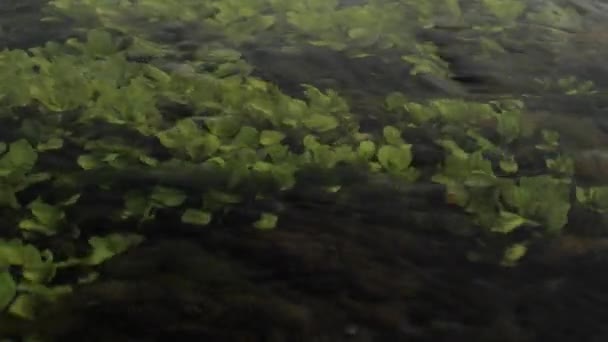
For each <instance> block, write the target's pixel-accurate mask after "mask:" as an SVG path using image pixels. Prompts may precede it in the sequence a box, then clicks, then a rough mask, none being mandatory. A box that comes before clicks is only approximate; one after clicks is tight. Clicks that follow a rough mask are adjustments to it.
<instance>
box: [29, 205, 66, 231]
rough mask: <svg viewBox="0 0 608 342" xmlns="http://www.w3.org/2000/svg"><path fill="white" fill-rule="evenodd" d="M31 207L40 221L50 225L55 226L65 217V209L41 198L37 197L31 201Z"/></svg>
mask: <svg viewBox="0 0 608 342" xmlns="http://www.w3.org/2000/svg"><path fill="white" fill-rule="evenodd" d="M29 208H30V210H31V211H32V214H33V215H34V217H35V218H36V219H37V220H38V222H40V223H42V224H44V225H47V226H49V227H53V226H55V225H56V224H58V223H59V221H61V220H62V219H63V218H64V217H65V213H64V212H63V210H61V209H60V208H58V207H56V206H53V205H50V204H48V203H45V202H43V201H42V200H41V199H36V200H35V201H33V202H32V203H30V204H29Z"/></svg>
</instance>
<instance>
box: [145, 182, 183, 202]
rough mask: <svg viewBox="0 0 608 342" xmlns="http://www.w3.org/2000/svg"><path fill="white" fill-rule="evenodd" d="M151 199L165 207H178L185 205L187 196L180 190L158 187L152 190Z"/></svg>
mask: <svg viewBox="0 0 608 342" xmlns="http://www.w3.org/2000/svg"><path fill="white" fill-rule="evenodd" d="M150 199H151V200H152V201H154V202H155V203H157V204H160V205H162V206H165V207H177V206H180V205H181V204H182V203H184V201H185V200H186V194H185V193H184V192H183V191H181V190H178V189H173V188H167V187H164V186H156V187H154V190H152V194H151V195H150Z"/></svg>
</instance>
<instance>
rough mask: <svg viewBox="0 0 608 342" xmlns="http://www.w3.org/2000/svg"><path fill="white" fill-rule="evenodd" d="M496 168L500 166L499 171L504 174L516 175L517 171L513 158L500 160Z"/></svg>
mask: <svg viewBox="0 0 608 342" xmlns="http://www.w3.org/2000/svg"><path fill="white" fill-rule="evenodd" d="M498 166H500V169H501V170H503V171H504V172H506V173H516V172H517V170H518V169H519V167H518V165H517V162H516V161H515V159H514V158H513V157H510V158H508V159H502V160H501V161H500V162H498Z"/></svg>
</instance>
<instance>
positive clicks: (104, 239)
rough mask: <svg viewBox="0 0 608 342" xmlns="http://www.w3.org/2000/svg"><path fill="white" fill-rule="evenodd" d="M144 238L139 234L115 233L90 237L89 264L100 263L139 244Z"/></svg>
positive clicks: (86, 260) (86, 261) (87, 259)
mask: <svg viewBox="0 0 608 342" xmlns="http://www.w3.org/2000/svg"><path fill="white" fill-rule="evenodd" d="M143 240H144V238H143V236H141V235H137V234H118V233H113V234H109V235H106V236H95V237H92V238H90V239H89V244H90V245H91V248H92V250H91V254H90V255H89V256H88V257H87V258H86V259H85V263H87V264H89V265H99V264H101V263H102V262H104V261H106V260H107V259H109V258H111V257H113V256H115V255H117V254H121V253H123V252H125V251H126V250H127V249H129V248H131V247H134V246H137V245H139V244H140V243H141V242H142V241H143Z"/></svg>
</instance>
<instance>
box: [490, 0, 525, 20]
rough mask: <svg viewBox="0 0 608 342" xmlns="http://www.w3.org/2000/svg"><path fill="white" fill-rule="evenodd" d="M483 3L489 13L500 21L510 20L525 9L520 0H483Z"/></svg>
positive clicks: (523, 3)
mask: <svg viewBox="0 0 608 342" xmlns="http://www.w3.org/2000/svg"><path fill="white" fill-rule="evenodd" d="M483 5H484V7H485V8H487V9H488V10H489V11H490V13H492V14H493V15H494V16H495V17H497V18H498V19H500V20H502V21H506V22H511V21H513V20H515V19H517V17H519V16H520V15H521V14H522V13H523V12H524V10H525V9H526V3H525V2H524V1H522V0H483Z"/></svg>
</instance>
